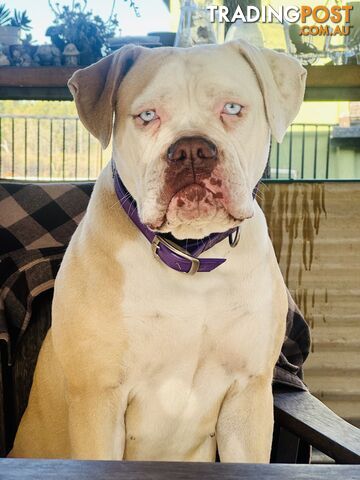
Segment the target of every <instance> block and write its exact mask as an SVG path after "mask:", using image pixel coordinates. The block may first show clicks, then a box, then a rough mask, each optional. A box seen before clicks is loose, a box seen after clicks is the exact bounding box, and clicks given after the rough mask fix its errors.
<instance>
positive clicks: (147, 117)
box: [139, 110, 156, 122]
mask: <svg viewBox="0 0 360 480" xmlns="http://www.w3.org/2000/svg"><path fill="white" fill-rule="evenodd" d="M139 117H140V118H141V120H143V121H144V122H151V120H154V119H155V118H156V112H155V110H146V111H145V112H141V113H140V115H139Z"/></svg>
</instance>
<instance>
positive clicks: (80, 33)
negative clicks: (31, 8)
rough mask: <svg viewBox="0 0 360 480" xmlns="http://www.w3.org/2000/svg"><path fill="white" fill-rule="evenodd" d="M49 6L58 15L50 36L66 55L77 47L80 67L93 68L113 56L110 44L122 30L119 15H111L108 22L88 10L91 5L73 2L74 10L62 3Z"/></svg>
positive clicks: (72, 7) (85, 2)
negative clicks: (87, 66)
mask: <svg viewBox="0 0 360 480" xmlns="http://www.w3.org/2000/svg"><path fill="white" fill-rule="evenodd" d="M49 6H50V8H51V10H52V11H53V13H54V15H55V20H54V25H52V26H51V27H49V28H48V29H47V31H46V35H47V36H49V37H50V38H51V41H52V43H53V44H54V45H55V46H56V47H57V48H59V49H60V50H61V52H63V51H64V48H65V47H66V45H69V44H72V45H75V47H76V48H77V50H78V51H79V54H80V61H79V63H80V65H89V64H91V63H93V62H96V61H97V60H99V59H100V58H101V57H102V56H104V55H106V54H107V53H109V50H110V49H109V44H108V40H109V39H110V38H111V37H113V36H114V34H115V30H116V28H117V26H118V21H117V18H116V15H114V14H113V12H111V15H110V17H109V19H108V20H107V21H106V22H104V21H103V20H102V19H101V18H100V17H99V16H98V15H94V14H93V12H92V10H87V1H86V0H83V2H82V3H80V2H73V3H72V5H71V6H67V5H62V6H60V5H59V4H58V3H56V4H55V5H53V4H52V2H51V0H49Z"/></svg>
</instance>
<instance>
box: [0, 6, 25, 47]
mask: <svg viewBox="0 0 360 480" xmlns="http://www.w3.org/2000/svg"><path fill="white" fill-rule="evenodd" d="M30 23H31V20H30V19H29V17H28V16H27V14H26V11H23V12H20V11H18V10H16V9H15V10H14V13H13V15H12V16H11V13H10V10H9V9H8V8H6V5H5V4H0V44H2V45H5V46H9V45H18V44H19V43H20V33H21V30H23V31H28V30H30V29H31V27H30Z"/></svg>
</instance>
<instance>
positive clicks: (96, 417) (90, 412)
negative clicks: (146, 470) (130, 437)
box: [67, 385, 127, 460]
mask: <svg viewBox="0 0 360 480" xmlns="http://www.w3.org/2000/svg"><path fill="white" fill-rule="evenodd" d="M67 397H68V398H67V399H68V405H69V410H68V412H69V436H70V447H71V458H74V459H86V460H122V458H123V454H124V449H125V425H124V417H125V409H126V403H127V402H126V399H124V398H122V395H121V391H120V388H107V389H106V388H102V389H97V388H96V386H95V385H92V386H91V387H90V386H89V388H86V389H82V390H81V392H80V391H76V390H73V391H71V390H70V391H69V392H68V395H67Z"/></svg>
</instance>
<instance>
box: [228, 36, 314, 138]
mask: <svg viewBox="0 0 360 480" xmlns="http://www.w3.org/2000/svg"><path fill="white" fill-rule="evenodd" d="M233 44H234V45H235V46H236V48H238V49H239V50H240V53H241V54H242V55H243V56H244V57H245V59H246V60H247V62H248V63H249V64H250V66H251V67H252V68H253V70H254V72H255V74H256V76H257V79H258V82H259V85H260V88H261V91H262V94H263V96H264V101H265V108H266V115H267V119H268V122H269V125H270V128H271V132H272V134H273V136H274V137H275V139H276V140H277V141H278V142H282V140H283V138H284V135H285V132H286V129H287V128H288V126H289V125H290V124H291V122H292V121H293V120H294V118H295V117H296V115H297V113H298V111H299V109H300V106H301V103H302V101H303V99H304V92H305V83H306V75H307V72H306V70H305V68H303V67H302V66H301V64H300V62H299V61H298V60H296V59H295V58H292V57H290V56H289V55H287V54H284V53H278V52H274V51H273V50H269V49H267V48H257V47H255V46H253V45H250V44H249V43H247V42H244V41H240V40H239V41H237V42H233Z"/></svg>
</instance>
